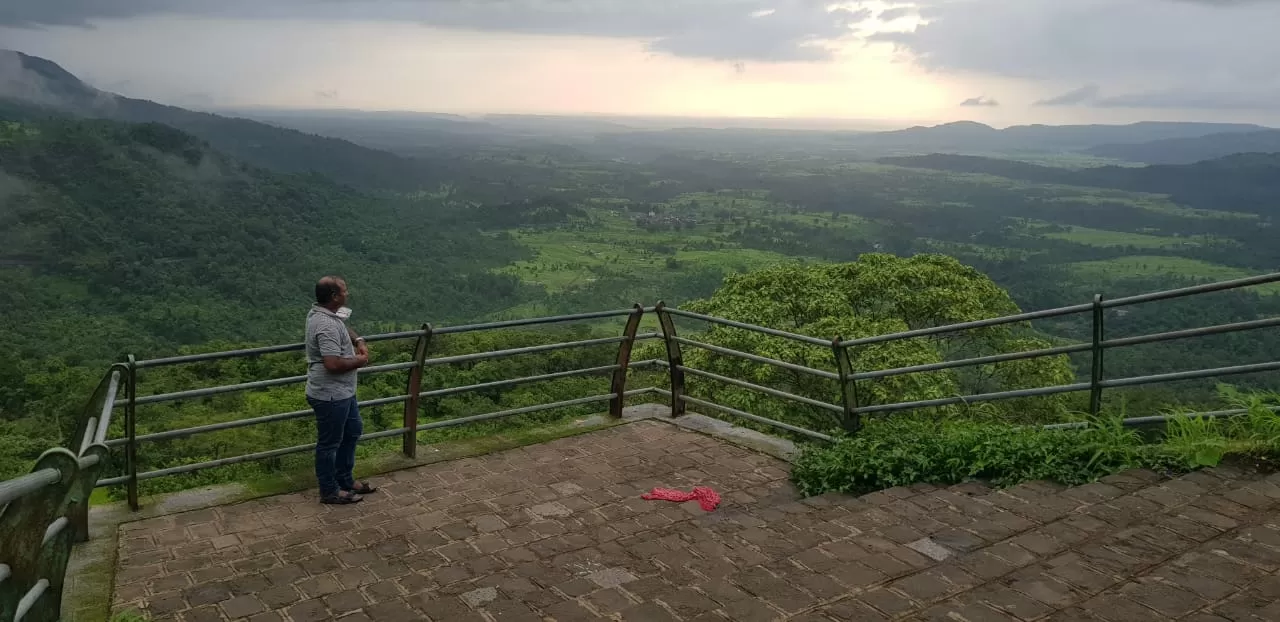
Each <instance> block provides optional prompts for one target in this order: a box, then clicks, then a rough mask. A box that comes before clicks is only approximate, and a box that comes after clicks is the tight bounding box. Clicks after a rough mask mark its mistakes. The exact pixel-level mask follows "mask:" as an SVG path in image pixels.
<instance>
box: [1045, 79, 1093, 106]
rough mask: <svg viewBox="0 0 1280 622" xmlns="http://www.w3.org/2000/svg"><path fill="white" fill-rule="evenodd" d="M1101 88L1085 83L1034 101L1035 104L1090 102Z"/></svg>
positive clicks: (1068, 104) (1072, 104) (1059, 104)
mask: <svg viewBox="0 0 1280 622" xmlns="http://www.w3.org/2000/svg"><path fill="white" fill-rule="evenodd" d="M1100 90H1101V89H1099V88H1098V85H1096V84H1086V85H1084V86H1082V87H1080V88H1078V89H1071V90H1070V91H1067V92H1066V93H1063V94H1061V95H1056V96H1054V97H1050V98H1047V99H1042V100H1040V101H1038V102H1036V103H1035V104H1034V105H1036V106H1078V105H1080V104H1086V103H1089V102H1092V101H1093V100H1095V99H1097V98H1098V92H1099V91H1100Z"/></svg>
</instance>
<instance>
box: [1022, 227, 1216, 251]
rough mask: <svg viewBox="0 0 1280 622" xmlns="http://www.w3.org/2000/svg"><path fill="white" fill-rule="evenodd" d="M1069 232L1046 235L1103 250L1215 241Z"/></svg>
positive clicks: (1082, 229) (1082, 230)
mask: <svg viewBox="0 0 1280 622" xmlns="http://www.w3.org/2000/svg"><path fill="white" fill-rule="evenodd" d="M1068 228H1069V229H1070V230H1069V231H1064V232H1053V233H1044V234H1043V235H1044V236H1045V237H1047V238H1050V239H1054V240H1064V241H1067V242H1074V243H1076V244H1085V245H1088V246H1097V247H1101V248H1116V247H1123V246H1132V247H1134V248H1184V247H1193V246H1205V245H1207V244H1208V243H1209V242H1211V241H1213V238H1210V237H1208V236H1194V237H1185V238H1172V237H1164V236H1159V235H1147V234H1145V233H1125V232H1122V231H1108V230H1105V229H1090V228H1088V227H1075V226H1069V227H1068Z"/></svg>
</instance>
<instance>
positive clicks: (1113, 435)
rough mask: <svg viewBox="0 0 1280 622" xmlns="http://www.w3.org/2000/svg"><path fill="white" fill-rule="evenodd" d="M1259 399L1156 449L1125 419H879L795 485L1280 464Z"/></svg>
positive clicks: (1186, 423)
mask: <svg viewBox="0 0 1280 622" xmlns="http://www.w3.org/2000/svg"><path fill="white" fill-rule="evenodd" d="M1251 399H1252V401H1251V402H1250V404H1249V405H1248V406H1247V408H1248V412H1247V414H1245V415H1242V416H1239V417H1234V418H1230V419H1207V418H1199V417H1183V418H1175V419H1173V420H1172V421H1171V422H1170V423H1169V424H1168V426H1167V429H1166V431H1165V434H1164V435H1163V437H1162V438H1160V439H1159V440H1157V441H1156V442H1153V443H1147V442H1144V440H1143V438H1142V436H1141V435H1139V434H1138V433H1137V432H1136V431H1134V430H1132V429H1130V428H1126V427H1124V426H1123V425H1121V419H1122V417H1121V416H1115V417H1107V418H1101V419H1096V420H1091V421H1089V422H1088V425H1087V427H1085V428H1080V429H1070V430H1045V429H1043V428H1038V427H1024V426H1017V425H1013V424H1009V423H1006V422H1002V421H998V420H991V419H965V418H959V417H946V418H937V419H926V418H919V417H915V418H913V417H898V418H885V419H873V420H871V421H869V422H868V423H867V425H866V426H865V427H864V428H863V430H862V431H861V432H859V433H858V435H857V436H855V437H852V438H842V439H840V440H838V441H837V442H835V443H833V444H830V445H814V446H810V447H808V448H806V449H805V450H804V451H802V452H801V454H800V456H799V457H798V458H797V460H796V462H795V464H794V465H793V469H792V474H791V476H792V479H793V480H794V481H795V483H796V484H797V486H798V487H799V488H800V491H801V492H802V493H803V494H805V495H815V494H822V493H825V492H847V493H853V494H863V493H867V492H871V491H875V490H880V489H883V488H890V487H893V486H905V485H909V484H914V483H919V482H926V483H932V484H943V485H946V484H955V483H959V482H963V481H965V480H969V479H978V480H984V481H988V482H991V483H992V484H995V485H997V486H1010V485H1013V484H1017V483H1019V482H1023V481H1028V480H1037V479H1044V480H1051V481H1056V482H1060V483H1063V484H1068V485H1076V484H1083V483H1087V482H1090V481H1093V480H1096V479H1097V478H1099V477H1102V476H1105V475H1109V474H1111V473H1116V472H1119V471H1122V470H1125V469H1128V468H1135V467H1145V468H1151V469H1155V470H1160V471H1166V472H1167V471H1186V470H1192V469H1196V468H1200V467H1205V466H1214V465H1217V464H1218V463H1219V462H1220V461H1221V460H1222V459H1223V458H1224V457H1226V456H1229V455H1247V456H1252V457H1267V458H1269V457H1272V456H1276V455H1280V415H1277V414H1276V413H1274V412H1272V411H1271V410H1270V409H1269V408H1268V404H1269V403H1273V402H1274V400H1275V398H1274V397H1268V398H1260V397H1254V398H1251Z"/></svg>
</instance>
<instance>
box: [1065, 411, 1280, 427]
mask: <svg viewBox="0 0 1280 622" xmlns="http://www.w3.org/2000/svg"><path fill="white" fill-rule="evenodd" d="M1267 410H1269V411H1271V412H1273V413H1280V406H1270V407H1268V408H1267ZM1247 414H1249V409H1248V408H1232V409H1230V410H1213V411H1209V412H1201V413H1174V414H1169V415H1151V416H1148V417H1130V418H1128V419H1122V420H1121V421H1120V423H1121V424H1122V425H1125V426H1129V427H1132V426H1139V425H1151V424H1153V423H1168V422H1170V421H1173V420H1174V419H1225V418H1230V417H1239V416H1240V415H1247ZM1089 425H1090V423H1089V422H1088V421H1071V422H1068V423H1051V424H1048V425H1046V426H1043V427H1044V429H1046V430H1078V429H1081V428H1087V427H1089Z"/></svg>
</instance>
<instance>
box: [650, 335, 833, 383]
mask: <svg viewBox="0 0 1280 622" xmlns="http://www.w3.org/2000/svg"><path fill="white" fill-rule="evenodd" d="M672 339H673V340H674V341H675V342H676V343H679V344H682V345H686V346H693V347H695V348H701V349H703V350H707V351H710V352H715V353H716V354H724V355H726V356H732V357H737V358H740V359H744V360H748V361H752V362H755V363H764V364H765V365H773V366H774V367H781V368H783V369H789V370H791V371H794V372H799V373H802V374H809V375H811V376H818V377H820V378H826V379H828V380H839V379H840V374H837V373H835V372H829V371H825V370H821V369H814V368H812V367H805V366H804V365H797V364H795V363H788V362H786V361H779V360H778V359H771V358H768V357H764V356H759V355H755V354H751V353H749V352H742V351H739V350H733V349H730V348H724V347H721V346H716V345H711V344H709V343H703V342H701V341H694V340H692V339H686V338H684V337H673V338H672Z"/></svg>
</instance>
